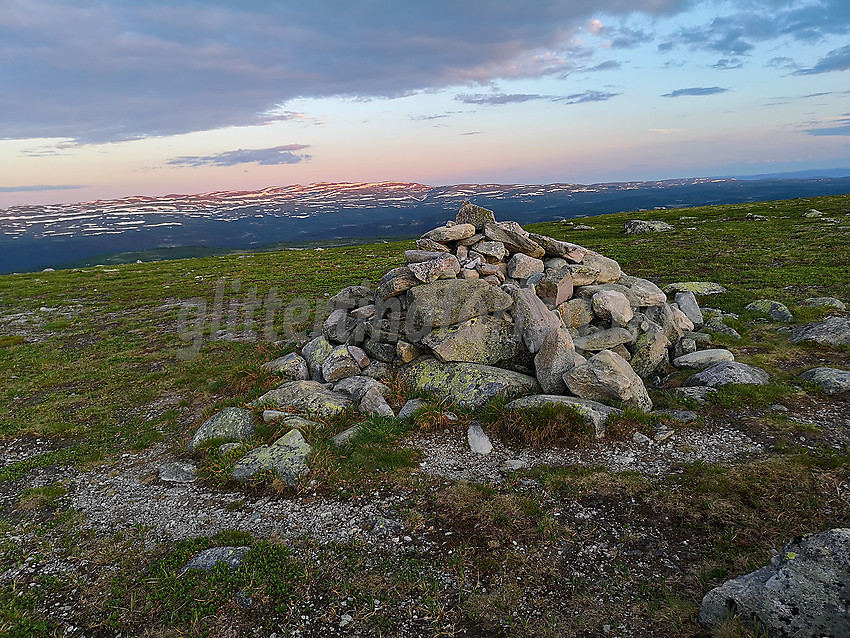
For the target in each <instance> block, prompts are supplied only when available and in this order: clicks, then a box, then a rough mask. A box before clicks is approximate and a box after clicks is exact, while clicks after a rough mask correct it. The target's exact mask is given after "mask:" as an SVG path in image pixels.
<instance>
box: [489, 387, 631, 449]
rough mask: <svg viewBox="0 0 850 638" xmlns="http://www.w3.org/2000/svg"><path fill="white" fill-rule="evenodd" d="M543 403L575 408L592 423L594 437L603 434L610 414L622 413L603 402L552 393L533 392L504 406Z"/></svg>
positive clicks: (512, 407)
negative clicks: (533, 393)
mask: <svg viewBox="0 0 850 638" xmlns="http://www.w3.org/2000/svg"><path fill="white" fill-rule="evenodd" d="M544 405H566V406H569V407H571V408H573V410H575V411H576V412H577V413H578V414H579V416H581V417H582V418H583V419H585V420H586V421H587V422H588V423H590V424H591V425H593V427H594V430H595V434H596V438H600V439H601V438H602V437H603V436H605V422H606V421H607V420H608V419H609V417H611V415H616V414H622V413H623V411H622V410H619V409H617V408H612V407H611V406H609V405H605V404H604V403H599V402H597V401H591V400H589V399H581V398H579V397H565V396H560V395H552V394H535V395H531V396H527V397H522V398H521V399H516V400H514V401H511V402H510V403H508V404H507V405H506V406H505V409H506V410H528V409H533V408H539V407H541V406H544Z"/></svg>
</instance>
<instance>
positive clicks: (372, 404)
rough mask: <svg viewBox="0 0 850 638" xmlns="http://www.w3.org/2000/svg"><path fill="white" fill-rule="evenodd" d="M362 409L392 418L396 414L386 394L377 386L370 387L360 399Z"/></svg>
mask: <svg viewBox="0 0 850 638" xmlns="http://www.w3.org/2000/svg"><path fill="white" fill-rule="evenodd" d="M360 411H361V412H363V413H364V414H374V415H377V416H383V417H388V418H392V417H394V416H395V413H393V410H392V408H391V407H390V406H389V404H388V403H387V400H386V399H385V398H384V395H382V394H381V393H380V391H379V390H378V389H376V388H374V387H373V388H369V389H368V390H367V391H366V393H365V394H364V395H363V396H362V398H361V399H360Z"/></svg>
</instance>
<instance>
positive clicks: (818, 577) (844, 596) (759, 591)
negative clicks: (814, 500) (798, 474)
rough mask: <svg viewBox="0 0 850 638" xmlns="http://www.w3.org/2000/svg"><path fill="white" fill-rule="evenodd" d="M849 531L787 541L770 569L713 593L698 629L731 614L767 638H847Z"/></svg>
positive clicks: (849, 626)
mask: <svg viewBox="0 0 850 638" xmlns="http://www.w3.org/2000/svg"><path fill="white" fill-rule="evenodd" d="M849 587H850V529H833V530H829V531H826V532H820V533H818V534H808V535H806V536H801V537H799V538H795V539H794V540H792V541H790V542H789V543H787V544H786V545H785V547H783V548H782V551H781V552H780V553H779V554H777V555H776V556H774V557H773V558H772V559H771V561H770V564H769V565H767V566H766V567H762V568H761V569H758V570H756V571H754V572H751V573H749V574H744V575H743V576H739V577H738V578H734V579H732V580H729V581H727V582H725V583H723V584H722V585H721V586H720V587H715V588H714V589H712V590H711V591H710V592H708V594H706V596H705V598H703V600H702V605H701V606H700V612H699V623H700V625H702V626H703V627H705V628H706V629H713V628H715V627H718V626H719V625H721V624H723V623H724V622H725V621H726V620H727V618H728V617H729V614H730V612H731V613H737V614H740V616H741V619H742V621H743V622H744V623H748V624H756V623H757V624H758V628H759V631H760V632H764V633H765V635H770V636H782V637H790V636H794V638H821V637H822V636H834V637H837V636H850V592H848V588H849Z"/></svg>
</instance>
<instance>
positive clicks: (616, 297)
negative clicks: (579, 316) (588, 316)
mask: <svg viewBox="0 0 850 638" xmlns="http://www.w3.org/2000/svg"><path fill="white" fill-rule="evenodd" d="M590 303H591V306H592V307H593V312H594V313H595V314H596V316H598V317H599V318H600V319H603V320H606V321H611V322H613V323H614V325H618V326H625V325H626V324H627V323H629V321H631V320H632V317H633V316H634V312H633V311H632V307H631V305H630V304H629V300H628V299H626V296H625V295H624V294H622V293H620V292H616V291H614V290H601V291H599V292H597V293H596V294H595V295H593V297H592V298H591V300H590Z"/></svg>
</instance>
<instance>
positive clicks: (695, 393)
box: [667, 386, 717, 405]
mask: <svg viewBox="0 0 850 638" xmlns="http://www.w3.org/2000/svg"><path fill="white" fill-rule="evenodd" d="M716 392H717V388H712V387H709V386H693V387H685V388H671V389H669V390H667V394H669V395H670V396H671V397H673V398H675V399H688V400H690V401H694V402H696V403H698V404H699V405H705V404H706V403H707V402H708V401H707V397H708V396H709V395H711V394H715V393H716Z"/></svg>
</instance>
